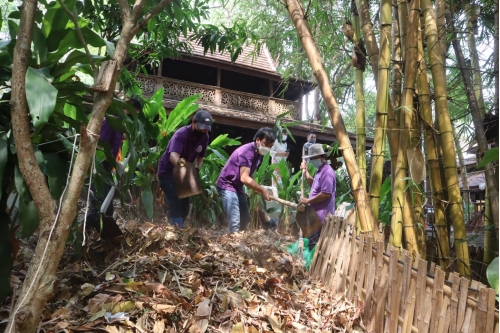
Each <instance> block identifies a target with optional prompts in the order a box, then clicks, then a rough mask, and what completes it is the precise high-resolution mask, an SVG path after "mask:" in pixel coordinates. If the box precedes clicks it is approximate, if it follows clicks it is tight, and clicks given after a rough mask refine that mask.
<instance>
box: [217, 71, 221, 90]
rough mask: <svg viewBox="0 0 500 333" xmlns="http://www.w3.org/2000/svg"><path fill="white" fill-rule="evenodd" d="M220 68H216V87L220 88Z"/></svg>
mask: <svg viewBox="0 0 500 333" xmlns="http://www.w3.org/2000/svg"><path fill="white" fill-rule="evenodd" d="M220 77H221V69H220V68H217V87H219V88H220Z"/></svg>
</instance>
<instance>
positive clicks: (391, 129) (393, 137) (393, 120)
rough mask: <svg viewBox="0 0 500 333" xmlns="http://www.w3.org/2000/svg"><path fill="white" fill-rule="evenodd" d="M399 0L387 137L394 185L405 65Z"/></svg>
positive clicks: (394, 22)
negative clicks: (400, 34)
mask: <svg viewBox="0 0 500 333" xmlns="http://www.w3.org/2000/svg"><path fill="white" fill-rule="evenodd" d="M398 7H399V6H398V0H392V85H391V104H390V108H389V109H388V110H387V111H388V119H387V128H388V131H387V137H388V140H389V148H390V150H391V177H392V185H394V177H395V176H396V172H395V170H396V163H397V159H398V149H397V147H398V141H399V131H398V130H397V129H398V128H399V110H400V107H401V94H402V92H401V83H402V81H403V63H402V61H403V60H402V58H401V37H400V36H399V28H400V27H399V14H398V13H399V12H398V10H399V9H398Z"/></svg>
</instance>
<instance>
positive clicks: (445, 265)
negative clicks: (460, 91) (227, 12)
mask: <svg viewBox="0 0 500 333" xmlns="http://www.w3.org/2000/svg"><path fill="white" fill-rule="evenodd" d="M418 53H419V56H418V62H419V65H418V81H417V89H418V99H419V105H420V108H419V112H420V117H421V118H422V121H423V123H424V144H425V152H426V161H427V164H428V165H429V181H430V185H431V193H432V199H431V200H432V206H433V207H434V221H435V227H436V231H437V236H438V255H439V263H440V266H441V268H442V270H443V271H445V272H447V271H448V270H449V258H450V244H449V241H448V228H447V227H446V219H445V213H444V204H443V198H442V197H443V187H442V181H441V171H440V168H439V166H440V164H439V158H438V152H437V148H436V137H435V135H434V128H433V127H432V111H431V98H430V88H429V82H428V80H427V68H426V66H425V55H424V48H423V45H422V35H421V34H419V40H418Z"/></svg>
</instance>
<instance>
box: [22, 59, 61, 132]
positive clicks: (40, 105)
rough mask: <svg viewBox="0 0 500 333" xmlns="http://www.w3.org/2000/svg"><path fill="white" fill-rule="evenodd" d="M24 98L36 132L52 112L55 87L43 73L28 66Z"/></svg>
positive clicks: (54, 100) (55, 92)
mask: <svg viewBox="0 0 500 333" xmlns="http://www.w3.org/2000/svg"><path fill="white" fill-rule="evenodd" d="M26 99H27V101H28V106H29V109H30V115H31V119H32V120H33V126H34V127H35V133H38V132H39V131H40V130H41V129H42V127H43V126H44V125H45V124H46V123H47V122H48V121H49V118H50V116H51V115H52V112H54V108H55V106H56V99H57V89H56V88H54V86H53V85H52V84H50V82H49V81H48V80H47V78H46V77H45V76H44V75H42V74H40V73H39V72H38V71H37V70H35V69H33V68H31V67H30V68H28V71H27V72H26Z"/></svg>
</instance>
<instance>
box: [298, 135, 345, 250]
mask: <svg viewBox="0 0 500 333" xmlns="http://www.w3.org/2000/svg"><path fill="white" fill-rule="evenodd" d="M302 158H303V159H309V163H310V164H312V166H313V167H314V168H316V169H317V171H316V174H315V175H314V178H313V177H311V175H310V174H309V172H308V171H307V165H306V163H304V162H302V164H301V166H300V169H302V172H305V177H306V179H307V182H308V183H309V186H311V192H310V193H309V198H304V197H302V198H300V203H303V204H306V205H311V206H312V207H313V208H314V210H315V211H316V214H318V217H319V218H320V220H321V222H322V223H323V224H324V223H325V217H326V216H327V215H328V214H332V215H333V214H334V213H335V193H336V185H337V181H336V176H335V171H333V169H332V167H331V166H330V165H329V164H328V163H327V161H326V153H325V151H324V150H323V146H322V145H321V144H313V145H311V146H310V147H309V154H308V155H306V156H303V157H302ZM320 233H321V229H320V230H319V231H318V232H316V233H314V234H313V235H311V236H309V248H310V249H312V248H313V247H314V245H316V244H317V243H318V240H319V235H320Z"/></svg>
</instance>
